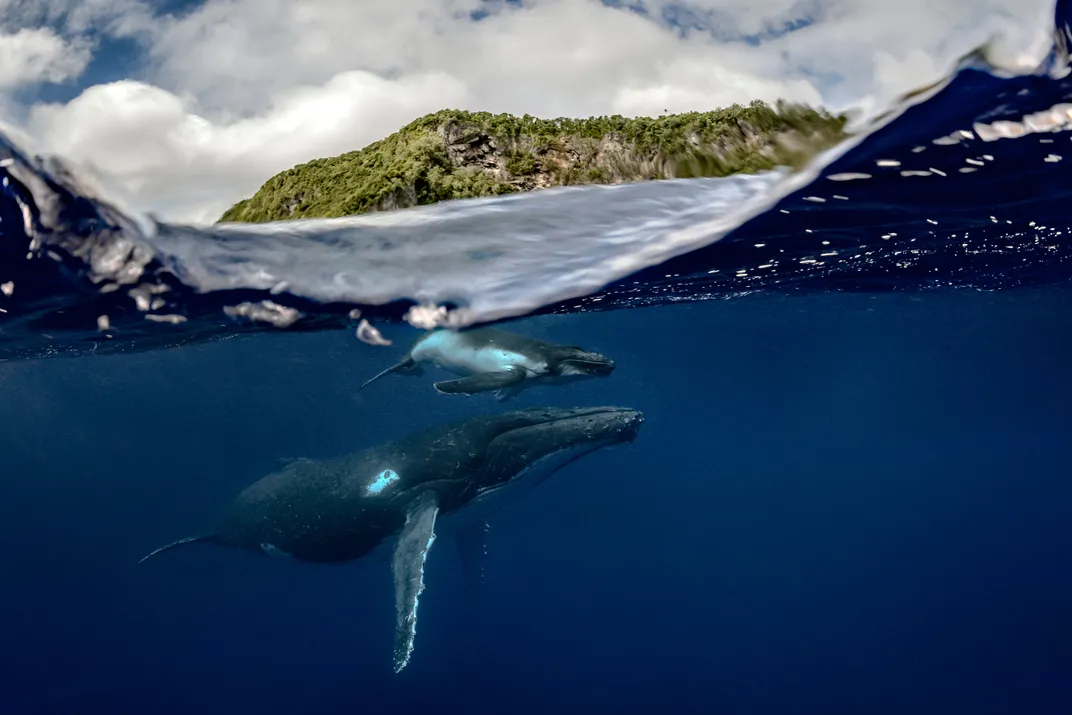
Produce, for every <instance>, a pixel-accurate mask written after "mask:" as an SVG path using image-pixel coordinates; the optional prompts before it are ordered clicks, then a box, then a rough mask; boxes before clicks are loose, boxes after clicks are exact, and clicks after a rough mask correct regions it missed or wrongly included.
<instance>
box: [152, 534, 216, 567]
mask: <svg viewBox="0 0 1072 715" xmlns="http://www.w3.org/2000/svg"><path fill="white" fill-rule="evenodd" d="M214 538H216V535H215V534H198V535H197V536H187V537H186V538H185V539H179V540H178V541H172V542H171V543H170V544H165V545H164V546H161V547H160V548H159V549H157V550H156V551H154V552H152V553H151V554H149V555H148V556H145V557H143V558H142V560H141V561H139V562H138V563H139V564H141V563H145V562H146V561H148V560H149V559H151V558H152V557H154V556H156V555H157V554H159V553H162V552H164V551H169V550H171V549H174V548H175V547H176V546H185V545H186V544H196V543H202V542H209V541H212V540H213V539H214Z"/></svg>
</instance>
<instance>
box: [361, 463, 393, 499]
mask: <svg viewBox="0 0 1072 715" xmlns="http://www.w3.org/2000/svg"><path fill="white" fill-rule="evenodd" d="M398 479H399V477H398V472H396V471H395V470H393V469H385V470H383V471H382V472H380V473H379V474H377V475H376V478H375V479H373V480H372V481H371V482H369V485H368V486H367V487H365V493H366V494H379V493H380V492H382V491H383V490H384V489H386V488H387V487H388V486H389V485H391V484H394V483H395V482H397V481H398Z"/></svg>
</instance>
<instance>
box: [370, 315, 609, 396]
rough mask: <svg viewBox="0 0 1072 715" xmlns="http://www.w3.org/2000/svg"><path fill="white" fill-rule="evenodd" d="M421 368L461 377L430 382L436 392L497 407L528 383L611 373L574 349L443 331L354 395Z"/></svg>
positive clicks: (494, 334) (484, 330) (491, 332)
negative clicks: (491, 396)
mask: <svg viewBox="0 0 1072 715" xmlns="http://www.w3.org/2000/svg"><path fill="white" fill-rule="evenodd" d="M424 363H432V364H434V365H436V366H437V367H440V368H443V369H445V370H447V371H448V372H452V373H454V374H455V375H461V376H462V377H460V378H458V379H456V380H444V381H440V382H436V383H435V384H434V385H433V387H435V389H436V390H438V391H439V392H441V393H445V394H465V395H472V394H474V393H477V392H490V391H495V393H496V395H495V396H496V399H498V400H499V401H502V400H505V399H507V398H509V397H512V396H514V395H516V394H517V393H518V392H520V391H521V390H523V389H524V388H525V387H528V386H529V385H530V384H531V383H532V381H533V380H539V381H540V382H544V383H561V382H567V381H571V380H576V379H583V378H588V377H596V376H606V375H609V374H610V373H611V372H613V371H614V361H613V360H611V359H610V358H608V357H607V356H605V355H601V354H599V353H597V352H591V351H589V350H584V349H583V348H580V347H577V346H576V345H558V344H556V343H549V342H545V341H543V340H536V339H534V338H529V337H525V336H523V335H517V334H516V333H509V332H507V331H505V330H500V329H498V328H492V327H480V328H471V329H466V330H454V329H449V328H444V329H440V330H434V331H432V332H430V333H428V334H426V335H423V336H421V338H419V339H418V340H417V341H416V342H414V344H413V346H412V347H411V348H410V349H409V352H407V353H406V355H405V356H404V357H403V358H402V359H401V360H400V361H399V362H397V363H395V364H394V365H392V366H391V367H389V368H387V369H386V370H384V371H382V372H380V373H378V374H377V375H375V376H373V377H372V378H370V379H369V380H367V381H366V382H365V383H364V384H363V385H361V387H359V388H357V389H358V391H360V390H362V389H364V388H365V387H367V386H368V385H370V384H371V383H373V382H375V381H376V380H378V379H380V378H381V377H383V376H384V375H389V374H391V373H395V372H399V373H408V374H411V375H420V374H421V373H422V372H423V368H422V364H424Z"/></svg>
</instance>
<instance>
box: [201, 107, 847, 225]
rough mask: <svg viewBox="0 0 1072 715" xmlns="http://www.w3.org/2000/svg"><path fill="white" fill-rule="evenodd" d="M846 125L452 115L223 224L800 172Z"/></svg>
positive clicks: (764, 115) (273, 195) (304, 171)
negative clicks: (580, 188)
mask: <svg viewBox="0 0 1072 715" xmlns="http://www.w3.org/2000/svg"><path fill="white" fill-rule="evenodd" d="M843 126H844V119H843V118H840V117H831V116H829V115H827V114H825V113H823V112H817V111H814V110H811V109H808V108H801V107H792V106H787V105H780V106H779V107H778V108H777V109H772V108H770V107H768V106H767V105H764V104H762V103H758V102H757V103H753V104H752V105H751V106H749V107H739V106H735V107H730V108H727V109H723V110H718V111H716V112H706V113H693V114H688V115H669V116H664V117H659V118H657V119H646V118H644V119H625V118H623V117H600V118H594V119H587V120H571V119H557V120H541V119H536V118H533V117H528V116H525V117H513V116H510V115H491V114H487V113H468V112H457V111H444V112H438V113H436V114H432V115H428V116H426V117H422V118H420V119H418V120H417V121H415V122H413V123H411V124H410V125H408V126H407V127H404V128H403V129H402V130H400V131H399V132H396V133H395V134H393V135H391V136H390V137H387V138H386V139H384V140H382V141H380V142H376V143H375V144H372V145H369V146H368V147H366V148H364V149H362V150H360V151H356V152H351V153H349V154H344V155H342V156H339V157H334V158H332V159H319V160H316V161H313V162H310V163H308V164H304V165H301V166H298V167H295V168H293V169H290V170H288V171H285V172H283V173H281V174H279V175H277V176H275V177H273V178H272V179H270V180H269V181H268V182H267V183H265V185H264V186H263V187H261V189H260V190H259V191H258V192H257V194H255V195H254V196H253V197H251V198H250V199H246V200H244V201H241V202H239V203H238V204H236V205H235V206H233V207H232V208H231V209H229V210H228V211H227V213H225V214H224V216H223V218H222V219H221V220H223V221H271V220H280V219H288V218H310V217H314V216H344V215H350V214H356V213H365V212H369V211H384V210H392V209H398V208H405V207H409V206H415V205H418V204H427V203H434V202H436V201H443V200H447V199H453V198H469V197H476V196H489V195H495V194H505V193H515V192H519V191H534V190H538V189H543V188H548V187H551V186H562V185H574V184H590V183H598V184H611V183H620V182H624V181H642V180H654V179H665V178H673V177H687V176H724V175H727V174H732V173H737V172H741V171H757V170H762V169H769V168H772V167H774V166H777V165H782V164H789V165H793V164H798V163H801V162H803V161H804V160H806V159H807V158H808V157H809V156H811V155H812V154H814V153H815V152H817V151H821V150H823V149H825V148H827V147H829V146H832V145H833V144H834V143H836V142H837V141H839V140H841V139H842V138H844V133H843Z"/></svg>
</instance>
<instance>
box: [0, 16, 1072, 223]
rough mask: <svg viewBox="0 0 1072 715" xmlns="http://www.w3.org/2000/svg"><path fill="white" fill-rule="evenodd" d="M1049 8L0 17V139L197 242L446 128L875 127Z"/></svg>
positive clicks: (1011, 60) (1035, 48) (1013, 54)
mask: <svg viewBox="0 0 1072 715" xmlns="http://www.w3.org/2000/svg"><path fill="white" fill-rule="evenodd" d="M1051 16H1052V0H897V1H896V2H891V1H890V0H360V1H359V2H356V1H347V0H200V1H197V0H195V1H191V0H158V1H156V2H151V1H150V0H0V124H2V126H3V128H4V129H5V130H6V131H7V132H8V133H9V134H10V135H11V136H13V137H15V138H17V139H18V140H20V141H22V142H23V143H24V144H26V145H28V147H27V148H29V149H30V150H32V151H37V152H39V153H43V154H58V155H60V156H62V157H63V158H65V159H66V160H68V162H70V163H72V164H74V165H75V166H76V167H80V168H81V169H82V170H83V171H84V172H85V173H86V174H87V175H89V176H92V177H94V178H95V179H96V180H97V183H98V185H101V186H103V187H105V188H106V189H107V190H108V191H109V192H111V193H110V195H111V196H113V197H115V199H116V200H117V201H119V202H120V204H121V205H124V206H127V207H129V208H132V209H134V210H138V211H147V212H151V213H153V214H155V215H157V216H158V217H160V218H162V219H165V220H169V221H177V222H186V223H211V222H213V221H215V220H216V219H218V218H219V216H220V214H221V213H222V212H223V211H224V210H225V209H226V208H227V207H228V206H230V205H231V204H233V203H234V202H235V201H238V200H239V199H242V198H244V197H247V196H249V195H251V194H252V193H253V192H255V191H256V190H257V189H258V188H259V187H260V186H261V185H262V184H263V183H264V182H265V181H266V180H268V179H269V178H270V177H271V176H273V175H274V174H276V173H278V172H279V171H282V170H284V169H287V168H290V167H291V166H294V165H295V164H299V163H302V162H305V161H309V160H311V159H314V158H318V157H324V156H333V155H337V154H341V153H343V152H347V151H352V150H354V149H359V148H361V147H363V146H365V145H367V144H369V143H371V142H373V141H376V140H378V139H381V138H383V137H385V136H387V135H388V134H390V133H391V132H393V131H395V130H397V129H399V128H400V127H402V126H403V125H405V124H407V123H408V122H410V121H412V120H413V119H416V118H417V117H419V116H421V115H423V114H426V113H428V112H433V111H436V110H439V109H444V108H459V109H469V110H486V111H492V112H510V113H515V114H523V113H529V114H532V115H535V116H541V117H548V118H550V117H558V116H572V117H579V116H592V115H600V114H622V115H626V116H657V115H659V114H662V113H664V112H667V111H669V112H684V111H704V110H709V109H713V108H716V107H720V106H725V105H727V104H732V103H734V102H739V103H747V102H749V101H751V100H752V99H763V100H767V101H774V100H777V99H779V98H783V99H787V100H791V101H797V102H804V103H807V104H811V105H813V106H825V107H827V108H829V109H831V110H834V111H841V110H844V109H850V108H856V109H859V110H861V111H862V112H864V113H865V114H869V113H872V112H876V111H879V110H880V109H881V108H882V107H885V106H888V104H889V103H890V102H891V101H893V100H894V98H896V96H897V95H898V94H900V93H902V92H905V91H909V90H911V89H914V88H916V87H919V86H921V85H925V84H928V83H930V82H932V81H934V80H936V79H938V78H940V77H941V76H943V75H945V74H946V73H948V71H949V70H950V69H951V68H952V66H953V65H954V64H955V62H956V60H957V58H958V57H959V56H961V55H962V54H964V53H965V52H968V51H970V50H972V49H973V48H975V47H977V46H979V45H981V44H982V43H984V42H986V41H988V40H990V39H993V38H997V39H998V40H999V41H1000V44H999V47H998V50H997V54H996V55H995V56H998V57H999V58H1000V59H1001V60H1002V62H1003V63H1007V64H1009V65H1016V66H1022V67H1025V68H1026V67H1030V66H1032V65H1034V64H1035V63H1037V62H1038V61H1039V60H1040V59H1041V58H1042V56H1043V55H1044V54H1045V51H1046V50H1047V49H1048V46H1049V38H1048V33H1049V29H1050V26H1051V25H1052V21H1051Z"/></svg>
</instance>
